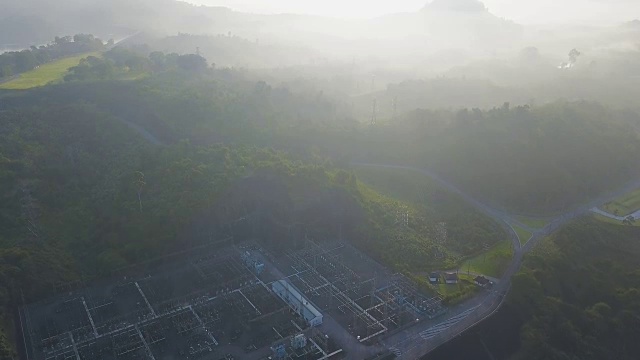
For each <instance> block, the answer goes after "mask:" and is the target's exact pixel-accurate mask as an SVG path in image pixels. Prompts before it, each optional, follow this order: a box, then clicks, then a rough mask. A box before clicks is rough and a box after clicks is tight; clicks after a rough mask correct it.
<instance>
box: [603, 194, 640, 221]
mask: <svg viewBox="0 0 640 360" xmlns="http://www.w3.org/2000/svg"><path fill="white" fill-rule="evenodd" d="M602 210H604V211H606V212H608V213H611V214H613V215H617V216H626V215H629V214H632V213H634V212H636V211H638V210H640V189H638V190H636V191H634V192H631V193H628V194H626V195H624V196H622V197H619V198H617V199H615V200H613V201H612V202H610V203H607V204H605V205H604V206H603V207H602Z"/></svg>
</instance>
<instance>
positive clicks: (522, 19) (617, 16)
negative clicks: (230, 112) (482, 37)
mask: <svg viewBox="0 0 640 360" xmlns="http://www.w3.org/2000/svg"><path fill="white" fill-rule="evenodd" d="M185 1H187V2H191V3H195V4H205V5H220V6H227V7H230V8H233V9H236V10H240V11H248V12H258V13H280V12H290V13H305V14H318V15H329V16H337V17H349V18H363V17H365V18H366V17H374V16H379V15H382V14H386V13H392V12H401V11H415V10H417V9H420V8H422V7H423V6H424V5H425V4H426V3H428V2H430V0H185ZM483 2H484V3H485V5H486V6H487V7H488V8H489V10H490V11H491V12H492V13H494V14H496V15H498V16H501V17H505V18H509V19H512V20H515V21H517V22H519V23H523V24H532V23H533V24H538V23H561V22H571V23H611V22H621V21H629V20H633V19H636V18H639V17H640V0H485V1H483Z"/></svg>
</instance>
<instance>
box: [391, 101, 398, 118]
mask: <svg viewBox="0 0 640 360" xmlns="http://www.w3.org/2000/svg"><path fill="white" fill-rule="evenodd" d="M391 106H392V107H393V118H392V119H393V120H395V119H396V115H397V112H398V97H397V96H396V97H394V98H393V101H391Z"/></svg>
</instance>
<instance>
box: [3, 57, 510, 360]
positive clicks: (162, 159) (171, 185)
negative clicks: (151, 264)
mask: <svg viewBox="0 0 640 360" xmlns="http://www.w3.org/2000/svg"><path fill="white" fill-rule="evenodd" d="M113 56H114V55H113V54H112V55H108V56H105V58H104V59H96V60H92V61H93V63H92V64H87V66H88V67H89V69H91V67H92V66H94V65H95V66H98V65H100V64H105V62H107V61H113V65H115V66H116V67H117V68H118V66H117V64H116V60H111V59H112V58H113ZM170 58H174V57H172V56H170ZM114 59H115V58H114ZM187 60H193V58H191V57H189V58H187ZM188 62H189V63H191V62H190V61H188ZM196 63H200V61H199V60H198V61H196ZM80 66H83V65H82V64H81V65H80ZM100 66H101V65H100ZM85 70H86V69H85ZM85 70H82V71H85ZM83 73H84V72H83ZM89 74H91V71H89ZM68 80H69V82H68V83H65V84H61V85H55V86H46V87H43V88H40V89H35V90H30V91H26V92H5V93H2V95H1V96H2V102H0V104H1V105H0V228H2V230H3V231H2V233H0V280H1V281H0V322H1V323H2V324H10V323H11V321H10V317H11V309H15V308H16V307H17V306H18V305H19V304H20V303H22V301H23V300H22V294H24V297H25V299H26V301H32V300H35V299H39V298H41V297H43V296H45V295H47V294H50V293H51V291H52V289H54V287H55V285H56V284H61V283H68V282H75V281H83V280H91V279H96V278H99V277H101V276H108V275H110V274H112V272H113V271H114V270H117V269H120V268H122V267H126V266H129V265H132V264H136V263H139V262H142V261H147V260H149V259H152V258H156V257H159V256H163V255H166V254H169V253H173V252H176V251H181V250H184V249H189V248H192V247H194V246H197V245H201V244H203V243H206V242H208V241H210V240H211V239H212V238H214V239H220V238H225V237H227V236H228V235H238V236H258V235H259V236H260V238H261V239H263V240H264V241H271V242H272V245H273V246H286V245H287V244H288V242H287V241H290V240H291V233H290V232H289V230H287V229H288V228H286V227H285V228H283V225H282V224H288V223H291V222H293V223H295V222H298V223H304V224H308V226H306V225H305V227H304V228H303V229H297V230H296V231H304V232H305V233H308V234H311V235H315V236H318V237H319V238H321V239H322V238H327V237H335V236H336V234H338V233H339V232H341V233H342V234H343V235H344V236H345V237H348V238H349V239H351V240H352V241H353V242H354V243H355V244H357V245H358V246H360V247H362V248H364V249H366V250H368V251H369V253H370V254H372V255H373V256H374V257H376V258H377V259H379V260H380V261H383V262H385V263H387V264H389V265H390V266H392V267H393V268H395V269H397V270H398V271H426V270H428V268H427V266H428V265H429V266H435V267H437V268H448V267H453V266H455V265H457V264H459V263H460V262H461V261H463V260H464V259H465V258H468V257H471V256H473V255H476V254H477V253H478V252H480V251H482V249H483V248H484V247H486V246H491V245H494V244H496V243H497V242H499V241H501V240H503V239H504V237H505V234H504V233H503V231H502V229H501V228H500V227H499V226H497V225H496V224H495V223H493V222H492V221H491V220H490V219H488V218H487V217H485V216H484V215H482V214H479V213H478V212H476V211H474V210H473V209H472V208H470V207H469V206H467V205H465V204H464V203H463V202H462V201H461V200H459V199H456V198H455V197H453V196H451V195H450V194H446V193H443V192H442V191H439V190H437V189H432V191H433V194H429V195H430V196H429V197H428V201H427V200H425V202H428V204H424V203H408V202H404V201H400V200H397V199H392V198H389V197H387V196H384V195H382V194H380V193H379V192H377V191H374V190H372V189H370V188H369V187H367V186H366V185H364V184H363V183H361V182H359V181H358V179H357V178H356V176H355V175H354V174H353V173H351V172H349V171H348V170H345V169H341V168H338V167H336V166H334V165H333V162H332V160H331V159H330V158H327V157H325V156H323V155H322V154H323V153H324V152H323V151H316V150H317V149H314V148H313V147H311V146H309V143H307V144H306V145H307V146H306V147H305V146H303V144H302V142H304V141H306V140H307V139H312V138H313V137H315V135H316V134H321V135H320V138H316V139H314V140H315V141H316V142H325V140H326V144H325V146H329V145H327V144H328V143H331V139H332V138H331V136H330V135H329V134H341V135H340V136H338V135H336V138H342V137H347V136H348V135H349V134H351V131H357V130H353V129H351V130H347V129H346V128H345V127H344V126H343V125H335V126H332V124H336V122H337V119H336V116H335V113H336V111H337V110H336V107H335V105H334V104H333V103H332V102H331V101H329V100H328V99H326V98H324V97H323V96H321V94H315V95H310V94H300V93H293V92H289V91H288V90H287V89H285V88H272V87H271V86H270V85H268V84H266V83H264V82H260V81H256V80H253V79H251V75H248V74H243V73H242V72H237V71H233V70H225V69H221V70H212V69H206V68H204V69H203V68H201V67H199V66H197V67H196V69H194V68H192V67H189V66H187V67H186V68H181V67H180V66H178V67H176V68H174V67H171V69H168V70H164V71H158V72H154V73H153V74H150V76H149V77H148V78H145V79H142V80H124V81H117V80H96V79H90V80H76V79H68ZM131 124H135V125H136V127H131ZM141 128H143V129H145V131H146V132H148V133H150V134H152V136H154V137H157V138H159V139H160V140H161V141H159V143H162V145H157V144H154V143H153V142H149V141H146V140H145V139H144V138H143V136H141V134H140V133H139V132H140V130H141ZM318 129H320V130H318ZM327 129H332V131H329V130H327ZM355 129H357V128H355ZM316 130H317V132H316ZM343 133H344V134H343ZM298 134H300V135H304V136H302V137H301V138H300V139H298V138H297V135H298ZM273 148H280V149H287V148H299V149H304V151H298V152H296V151H292V152H291V153H289V154H285V153H283V152H279V151H277V150H274V149H273ZM425 199H427V198H425ZM431 199H435V200H431ZM399 211H403V212H404V211H408V212H411V214H412V216H413V217H414V218H415V221H412V223H411V226H408V227H402V228H398V223H397V219H396V217H395V216H393V214H397V213H399ZM248 215H251V216H253V217H254V218H257V219H258V220H257V221H258V224H257V225H256V226H255V229H258V230H259V231H260V232H259V234H258V233H256V234H244V235H243V234H242V233H240V234H236V233H235V232H234V231H235V230H234V229H233V226H231V225H230V224H234V223H235V221H236V220H238V219H239V218H244V217H247V216H248ZM443 221H444V222H446V223H448V224H450V226H452V227H454V228H455V230H452V231H450V235H449V242H448V243H447V244H444V245H443V244H442V243H441V242H438V241H436V240H437V239H436V237H435V235H434V234H435V232H434V231H435V230H434V229H436V224H439V223H441V222H443ZM242 227H243V228H245V229H246V228H251V227H250V226H242ZM283 229H285V230H286V231H285V230H283ZM256 231H257V230H256ZM425 259H431V261H430V262H429V263H426V262H425ZM6 327H8V326H5V328H6ZM5 330H6V329H5ZM11 353H12V350H10V346H9V345H8V344H7V342H6V341H5V340H4V338H3V333H2V332H1V331H0V359H3V360H4V359H10V358H11Z"/></svg>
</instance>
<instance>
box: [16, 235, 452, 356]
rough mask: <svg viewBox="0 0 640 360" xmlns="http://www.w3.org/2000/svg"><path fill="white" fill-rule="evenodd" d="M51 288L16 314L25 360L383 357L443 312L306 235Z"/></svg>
mask: <svg viewBox="0 0 640 360" xmlns="http://www.w3.org/2000/svg"><path fill="white" fill-rule="evenodd" d="M60 289H61V290H60V291H58V294H57V295H55V296H54V297H51V298H49V299H46V300H43V301H40V302H37V303H32V304H29V305H24V306H22V307H21V309H20V312H19V315H20V321H21V323H22V334H21V336H22V340H23V342H24V345H25V352H26V357H27V359H28V360H66V359H69V360H72V359H75V360H99V359H104V360H128V359H131V360H132V359H152V360H170V359H205V360H208V359H212V360H217V359H329V358H332V359H341V358H344V359H357V358H359V356H361V355H360V354H364V353H366V354H367V356H366V357H367V358H371V359H373V358H376V357H378V356H380V358H382V357H383V356H385V355H386V354H388V352H386V351H385V349H384V348H383V347H382V346H381V345H380V340H382V339H384V337H385V336H390V335H392V334H394V333H397V332H398V331H400V330H403V329H406V328H408V327H411V326H413V325H415V324H416V323H418V322H421V321H423V320H428V319H433V318H435V317H437V316H439V315H441V314H443V313H444V312H445V311H446V309H445V308H444V307H443V306H442V298H441V297H440V296H439V295H438V294H435V293H433V294H430V293H428V291H425V290H423V289H419V288H418V287H417V286H416V285H415V284H413V283H412V282H411V281H409V280H408V279H407V278H405V277H403V276H401V275H398V274H393V273H391V272H390V271H389V270H388V269H386V268H384V267H383V266H381V265H380V264H378V263H376V262H375V261H373V260H372V259H370V258H369V257H367V256H366V255H364V254H363V253H361V252H360V251H358V250H357V249H355V248H354V247H352V246H351V245H349V244H346V243H344V242H337V241H312V240H309V239H306V240H304V241H303V242H302V244H301V245H300V246H299V248H297V249H290V250H287V251H284V252H276V251H272V249H266V248H264V247H262V245H261V244H260V243H259V242H255V241H254V242H245V243H241V244H234V243H233V241H231V240H230V239H229V240H227V241H225V242H224V243H222V244H221V243H217V244H215V245H211V246H209V247H202V248H198V249H196V250H194V251H192V252H190V253H187V254H180V255H176V256H173V257H171V258H165V259H163V260H160V261H155V262H151V263H147V264H144V265H141V266H137V267H133V268H129V269H126V270H123V271H121V272H119V273H118V274H117V275H114V276H113V277H112V278H111V279H110V280H103V281H102V282H100V283H95V284H92V285H91V286H86V285H84V284H76V285H75V286H67V287H64V286H62V287H60ZM362 349H368V351H364V352H363V350H362ZM356 354H358V355H356ZM363 358H364V357H363Z"/></svg>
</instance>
